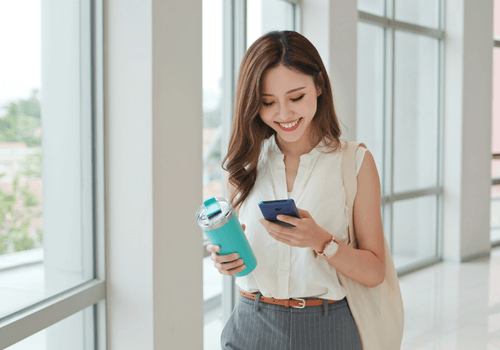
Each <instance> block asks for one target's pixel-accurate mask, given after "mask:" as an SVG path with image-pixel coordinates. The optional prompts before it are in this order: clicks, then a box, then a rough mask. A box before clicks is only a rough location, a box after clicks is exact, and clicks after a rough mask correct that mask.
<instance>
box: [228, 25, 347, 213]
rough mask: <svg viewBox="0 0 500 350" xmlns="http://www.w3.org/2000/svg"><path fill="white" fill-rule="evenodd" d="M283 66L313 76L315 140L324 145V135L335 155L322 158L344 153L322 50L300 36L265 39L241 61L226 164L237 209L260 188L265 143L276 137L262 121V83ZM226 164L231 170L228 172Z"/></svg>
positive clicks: (285, 33)
mask: <svg viewBox="0 0 500 350" xmlns="http://www.w3.org/2000/svg"><path fill="white" fill-rule="evenodd" d="M279 65H282V66H284V67H286V68H288V69H291V70H294V71H296V72H298V73H302V74H307V75H309V76H312V77H313V80H314V84H315V85H316V88H317V89H318V88H319V89H321V95H319V96H318V98H317V104H318V107H317V110H316V114H315V115H314V118H313V119H312V122H311V136H312V137H311V139H312V140H318V135H321V136H323V138H325V137H326V138H327V139H329V140H330V142H327V141H326V140H325V144H326V146H327V147H328V148H329V149H330V152H322V153H332V152H335V151H336V150H338V149H339V148H340V141H339V138H340V134H341V130H340V127H339V121H338V119H337V115H336V113H335V108H334V105H333V96H332V88H331V86H330V80H329V78H328V74H327V72H326V69H325V66H324V65H323V61H322V60H321V57H320V56H319V53H318V51H317V50H316V48H315V47H314V45H313V44H312V43H311V42H310V41H309V40H308V39H306V38H305V37H304V36H303V35H302V34H300V33H297V32H295V31H288V30H285V31H272V32H269V33H267V34H264V35H263V36H261V37H260V38H258V39H257V40H256V41H255V42H254V43H253V44H252V45H251V46H250V47H249V48H248V50H247V51H246V52H245V55H244V56H243V59H242V61H241V66H240V73H239V77H238V87H237V93H236V103H235V113H234V120H233V126H232V132H231V138H230V140H229V147H228V152H227V154H226V156H225V157H224V159H223V160H222V168H223V169H224V170H225V171H228V172H229V177H228V181H229V183H230V184H231V185H233V186H234V188H235V191H234V192H233V194H232V196H231V198H229V201H230V202H231V205H232V206H233V208H236V207H237V206H238V205H240V204H241V203H243V201H244V200H245V199H246V197H247V196H248V194H249V193H250V191H251V190H252V187H253V185H254V184H255V180H256V179H257V164H258V160H259V155H260V152H261V144H262V141H264V140H265V139H267V138H268V137H270V136H272V135H273V134H275V133H276V131H275V130H274V129H272V128H271V127H269V126H268V125H267V124H265V123H264V122H263V121H262V119H261V118H260V114H259V111H260V105H261V103H262V100H261V95H260V84H261V77H262V75H263V74H264V72H266V70H267V69H272V68H275V67H277V66H279ZM313 146H315V145H314V144H312V143H311V147H313ZM226 161H227V168H225V167H224V163H225V162H226ZM238 195H239V198H238V200H237V201H236V202H235V201H234V200H235V198H236V197H237V196H238Z"/></svg>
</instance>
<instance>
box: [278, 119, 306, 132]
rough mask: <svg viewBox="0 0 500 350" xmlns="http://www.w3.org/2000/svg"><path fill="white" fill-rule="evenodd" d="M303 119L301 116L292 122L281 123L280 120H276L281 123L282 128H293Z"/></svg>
mask: <svg viewBox="0 0 500 350" xmlns="http://www.w3.org/2000/svg"><path fill="white" fill-rule="evenodd" d="M301 119H302V117H300V118H299V119H296V120H295V121H293V122H291V123H280V122H276V123H277V124H279V125H280V126H281V127H282V128H286V129H291V128H293V127H294V126H295V125H297V124H298V123H299V122H300V120H301Z"/></svg>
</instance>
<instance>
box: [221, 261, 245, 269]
mask: <svg viewBox="0 0 500 350" xmlns="http://www.w3.org/2000/svg"><path fill="white" fill-rule="evenodd" d="M241 265H243V259H238V260H236V261H233V262H228V263H222V264H217V263H216V264H215V266H216V267H217V268H218V269H219V270H231V269H234V268H235V267H239V266H241Z"/></svg>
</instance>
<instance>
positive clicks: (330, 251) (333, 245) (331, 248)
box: [325, 241, 339, 256]
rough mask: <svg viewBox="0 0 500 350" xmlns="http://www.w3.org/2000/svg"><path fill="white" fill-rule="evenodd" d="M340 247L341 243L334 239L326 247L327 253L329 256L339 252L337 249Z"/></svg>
mask: <svg viewBox="0 0 500 350" xmlns="http://www.w3.org/2000/svg"><path fill="white" fill-rule="evenodd" d="M338 248H339V245H338V243H337V242H335V241H333V242H330V244H329V245H328V246H327V247H326V249H325V254H326V255H328V256H332V255H333V254H335V253H336V252H337V249H338Z"/></svg>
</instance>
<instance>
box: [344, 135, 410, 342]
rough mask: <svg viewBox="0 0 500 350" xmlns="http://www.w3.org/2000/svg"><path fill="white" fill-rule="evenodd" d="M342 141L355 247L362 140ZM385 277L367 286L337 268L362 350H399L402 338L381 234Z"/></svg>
mask: <svg viewBox="0 0 500 350" xmlns="http://www.w3.org/2000/svg"><path fill="white" fill-rule="evenodd" d="M341 143H342V177H343V180H344V187H345V191H346V204H347V206H348V208H349V216H350V220H349V229H348V232H349V234H348V237H347V239H346V240H345V241H344V242H345V243H346V244H347V245H349V246H351V247H353V248H356V249H357V248H358V243H357V240H356V234H355V232H354V226H353V216H352V212H353V205H354V198H355V197H356V191H357V177H356V150H357V149H358V147H359V146H363V147H365V148H367V147H366V146H365V144H364V143H358V142H347V141H345V140H342V139H341ZM384 242H385V243H384V244H385V279H384V282H382V284H380V285H378V286H376V287H374V288H369V287H366V286H365V285H363V284H361V283H359V282H356V281H354V280H352V279H350V278H348V277H346V276H345V275H343V274H342V273H340V272H338V271H337V276H338V279H339V282H340V284H341V285H342V286H343V287H344V288H345V290H346V294H347V295H346V298H347V302H348V303H349V307H350V309H351V313H352V316H353V318H354V321H355V323H356V326H357V327H358V331H359V335H360V338H361V344H362V348H363V350H399V349H401V342H402V339H403V328H404V311H403V299H402V297H401V290H400V288H399V281H398V276H397V274H396V269H395V267H394V262H393V261H392V256H391V251H390V249H389V245H388V244H387V239H386V238H385V235H384Z"/></svg>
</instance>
